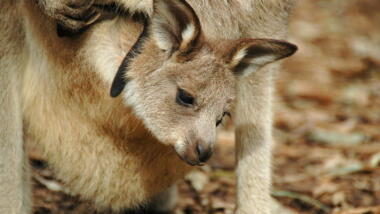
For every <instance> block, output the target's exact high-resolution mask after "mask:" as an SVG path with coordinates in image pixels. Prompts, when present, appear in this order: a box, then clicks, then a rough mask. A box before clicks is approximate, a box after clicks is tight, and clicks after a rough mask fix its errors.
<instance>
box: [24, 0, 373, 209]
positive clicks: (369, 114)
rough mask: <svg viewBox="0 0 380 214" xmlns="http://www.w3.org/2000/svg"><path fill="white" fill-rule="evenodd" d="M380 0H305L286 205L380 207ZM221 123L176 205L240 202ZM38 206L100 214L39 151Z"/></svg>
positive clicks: (284, 116) (285, 116)
mask: <svg viewBox="0 0 380 214" xmlns="http://www.w3.org/2000/svg"><path fill="white" fill-rule="evenodd" d="M379 11H380V1H376V0H302V1H299V5H298V7H297V8H296V10H295V13H294V15H293V18H292V20H291V23H290V38H289V40H290V41H291V42H293V43H295V44H297V45H298V47H299V51H298V53H297V54H296V55H295V56H294V57H291V58H290V59H288V60H286V61H285V62H284V70H282V71H281V72H280V73H279V75H278V78H277V89H278V90H277V93H276V97H277V100H276V102H275V117H274V118H275V124H274V125H275V130H274V133H273V134H274V136H275V139H276V146H275V148H274V153H273V192H272V195H273V197H274V198H275V199H276V201H278V202H280V208H279V209H280V211H277V212H278V213H285V209H286V208H288V209H290V210H288V211H287V212H289V213H321V214H322V213H334V214H371V213H374V214H375V213H380V12H379ZM232 130H233V128H232V127H231V125H230V122H227V123H226V124H225V127H224V128H223V129H222V130H221V131H220V135H219V140H218V147H217V150H216V152H215V155H214V157H213V159H212V160H211V161H210V162H209V164H208V165H207V166H205V167H203V168H201V169H199V170H197V171H195V172H194V173H192V174H190V175H189V176H187V178H186V179H185V180H184V181H181V182H180V184H179V186H180V199H179V203H178V206H177V208H176V211H175V213H178V214H181V213H184V214H193V213H199V214H206V213H208V214H211V213H212V214H228V213H232V211H233V207H234V194H235V189H234V186H235V180H234V171H233V168H234V152H233V151H234V136H233V132H232ZM31 161H32V163H33V183H34V191H33V195H34V200H35V207H34V208H35V214H46V213H52V214H60V213H62V214H63V213H70V214H78V213H81V214H83V213H94V211H93V210H92V208H91V205H90V204H89V203H86V202H81V201H79V200H78V199H77V198H75V197H71V196H68V195H66V194H65V193H64V187H63V186H62V185H61V184H60V183H59V182H57V181H55V180H54V176H53V175H52V173H51V171H50V170H49V169H48V168H47V167H46V163H45V162H44V160H40V159H39V158H38V155H36V154H33V153H32V154H31Z"/></svg>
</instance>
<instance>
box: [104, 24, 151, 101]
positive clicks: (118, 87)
mask: <svg viewBox="0 0 380 214" xmlns="http://www.w3.org/2000/svg"><path fill="white" fill-rule="evenodd" d="M148 26H149V21H148V20H147V19H146V20H145V21H144V29H143V31H142V33H141V34H140V36H139V38H138V39H137V41H136V42H135V44H134V45H133V46H132V48H131V50H129V52H128V54H127V55H126V56H125V58H124V59H123V62H122V63H121V65H120V66H119V69H118V70H117V73H116V76H115V78H114V80H113V82H112V86H111V91H110V95H111V97H117V96H119V95H120V93H121V92H122V91H123V90H124V88H125V85H126V84H127V82H128V79H127V78H126V77H125V73H126V72H127V71H128V69H129V65H130V63H131V61H132V60H133V59H134V58H135V57H136V56H138V55H139V54H140V53H141V48H142V45H143V44H144V43H143V42H144V39H145V38H146V37H148Z"/></svg>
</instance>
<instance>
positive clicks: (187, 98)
mask: <svg viewBox="0 0 380 214" xmlns="http://www.w3.org/2000/svg"><path fill="white" fill-rule="evenodd" d="M194 101H195V99H194V97H193V96H191V94H190V93H188V92H186V91H185V90H183V89H181V88H179V89H178V91H177V97H176V102H177V103H178V104H180V105H182V106H186V107H190V106H192V105H194Z"/></svg>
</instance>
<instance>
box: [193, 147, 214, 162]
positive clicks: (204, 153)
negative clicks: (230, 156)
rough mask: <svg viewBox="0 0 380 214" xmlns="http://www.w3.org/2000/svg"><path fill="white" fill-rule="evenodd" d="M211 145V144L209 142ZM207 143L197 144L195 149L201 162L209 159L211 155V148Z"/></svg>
mask: <svg viewBox="0 0 380 214" xmlns="http://www.w3.org/2000/svg"><path fill="white" fill-rule="evenodd" d="M209 145H211V144H209ZM209 145H207V146H206V145H204V144H197V146H196V149H197V154H198V160H199V161H200V162H201V163H204V162H206V161H208V159H210V157H211V155H212V148H211V146H209Z"/></svg>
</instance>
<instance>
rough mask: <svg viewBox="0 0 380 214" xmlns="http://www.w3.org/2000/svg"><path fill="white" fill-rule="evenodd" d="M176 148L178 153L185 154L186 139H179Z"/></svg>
mask: <svg viewBox="0 0 380 214" xmlns="http://www.w3.org/2000/svg"><path fill="white" fill-rule="evenodd" d="M174 148H175V150H176V152H177V153H178V154H180V155H182V154H184V153H185V152H186V144H185V141H184V140H182V139H179V140H177V142H176V143H175V145H174Z"/></svg>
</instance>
